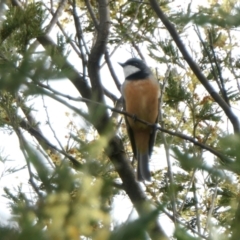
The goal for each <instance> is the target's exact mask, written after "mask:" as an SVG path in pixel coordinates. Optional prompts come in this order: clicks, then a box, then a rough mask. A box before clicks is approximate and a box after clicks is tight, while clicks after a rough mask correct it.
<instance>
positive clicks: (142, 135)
mask: <svg viewBox="0 0 240 240" xmlns="http://www.w3.org/2000/svg"><path fill="white" fill-rule="evenodd" d="M119 64H120V65H121V66H122V67H123V71H124V75H125V81H124V83H123V84H122V88H121V92H122V96H123V106H124V110H125V111H126V112H128V113H130V114H132V115H134V116H136V117H137V118H139V119H141V120H144V121H146V122H148V123H152V124H155V123H157V122H158V115H159V98H160V86H159V83H158V81H157V80H156V78H155V77H154V76H153V74H152V72H151V70H150V68H149V67H148V66H147V65H146V64H145V63H144V62H143V61H142V60H140V59H137V58H131V59H129V60H127V61H126V62H125V63H119ZM125 121H126V126H127V132H128V136H129V139H130V142H131V145H132V150H133V154H134V158H135V159H137V161H138V164H137V178H138V180H139V181H144V180H147V181H151V174H150V170H149V166H148V162H149V158H150V156H151V153H152V150H153V146H154V142H155V137H156V130H155V129H154V128H153V127H149V126H147V125H146V124H143V123H140V122H139V121H136V120H134V119H133V118H130V117H126V116H125Z"/></svg>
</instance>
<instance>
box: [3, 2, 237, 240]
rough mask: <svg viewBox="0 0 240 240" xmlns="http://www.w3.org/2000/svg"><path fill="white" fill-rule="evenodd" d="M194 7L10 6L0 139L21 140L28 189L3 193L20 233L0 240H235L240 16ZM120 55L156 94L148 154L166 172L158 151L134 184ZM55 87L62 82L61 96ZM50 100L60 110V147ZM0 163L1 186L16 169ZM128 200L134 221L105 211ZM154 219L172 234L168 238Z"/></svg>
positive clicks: (218, 6)
mask: <svg viewBox="0 0 240 240" xmlns="http://www.w3.org/2000/svg"><path fill="white" fill-rule="evenodd" d="M153 2H155V3H157V4H158V5H159V7H160V10H162V11H163V13H164V14H165V15H166V16H167V17H166V19H167V20H166V21H163V20H164V19H163V18H162V19H161V20H162V21H160V19H159V18H161V14H158V15H156V13H157V8H156V7H153V6H154V5H153ZM196 2H197V1H189V4H188V5H183V4H182V2H181V1H154V0H150V1H110V2H109V4H108V3H107V1H105V0H98V1H91V0H90V1H89V0H86V1H82V0H80V1H79V0H78V1H75V0H71V1H65V0H62V1H59V2H57V3H55V2H54V1H53V2H51V3H49V2H47V1H29V2H27V1H26V2H19V1H17V0H12V1H7V2H6V4H5V10H4V17H3V18H1V19H0V21H1V22H0V43H1V44H0V128H1V133H3V132H4V133H6V132H7V134H9V135H12V136H15V137H16V138H17V139H18V141H19V147H18V146H14V145H13V146H12V147H13V148H14V149H13V150H12V151H13V152H14V151H17V150H19V149H20V151H21V153H22V157H23V159H24V161H25V164H24V169H25V170H26V171H25V172H27V174H28V179H29V182H28V187H29V188H30V189H31V191H30V192H29V191H26V190H25V189H24V188H22V185H21V184H19V186H15V188H11V187H9V186H4V194H3V195H4V197H5V198H6V199H7V200H8V207H9V209H10V211H11V213H12V216H13V221H14V222H15V224H16V227H15V226H10V224H9V223H6V224H5V225H4V224H3V225H1V226H0V236H1V239H26V238H27V239H36V240H38V239H39V240H40V239H44V240H45V239H46V240H47V239H58V240H60V239H96V240H97V239H124V238H125V239H148V236H149V237H150V238H151V239H170V238H171V237H172V238H173V239H179V240H180V239H184V240H185V239H186V240H187V239H189V240H190V239H191V240H192V239H232V240H237V239H238V236H239V234H240V230H239V227H238V225H239V222H240V205H239V176H238V175H239V172H240V164H239V161H240V150H239V147H238V146H239V144H240V140H239V131H240V130H239V122H238V117H237V115H238V111H239V99H240V97H239V96H240V95H239V94H240V83H239V78H240V72H239V66H240V64H239V54H238V53H239V47H240V46H239V39H238V38H239V36H238V34H237V32H238V31H239V16H240V13H239V6H238V1H235V0H231V1H224V0H223V1H220V0H219V1H217V0H214V1H213V0H209V1H208V2H207V3H206V4H204V5H199V4H197V5H196ZM160 13H161V12H160ZM167 21H170V22H171V24H170V25H168V24H167V23H168V22H167ZM172 28H174V29H175V30H176V31H177V34H174V31H173V30H174V29H172ZM179 41H180V42H182V43H183V46H181V44H179ZM186 52H188V53H189V55H187V54H186ZM127 55H128V57H129V58H130V57H131V56H136V57H139V58H143V59H145V60H146V61H147V62H148V63H149V64H152V65H151V69H152V71H153V72H154V74H155V75H156V77H157V78H158V80H159V84H160V85H161V89H162V96H161V103H160V121H159V123H160V125H161V127H160V128H159V129H160V130H161V131H160V133H159V134H158V137H157V140H156V147H159V148H156V150H157V151H158V152H159V151H160V153H161V154H160V155H161V159H160V160H161V163H163V164H162V165H161V166H159V161H160V160H159V158H160V157H159V155H158V154H157V153H154V154H153V156H152V160H151V162H150V165H151V170H152V176H153V181H152V182H151V183H147V184H145V183H142V184H141V186H140V184H139V183H138V182H137V181H136V179H135V177H134V176H135V175H134V169H135V164H134V163H133V164H129V162H130V161H131V159H132V150H131V147H130V144H129V140H128V137H127V135H126V126H125V123H124V121H123V120H122V119H123V113H122V114H119V112H120V111H121V98H120V97H119V96H120V85H121V84H120V82H121V81H120V80H119V78H118V76H120V74H116V71H117V68H116V67H115V66H116V65H115V62H116V59H118V58H120V56H121V59H125V58H127ZM195 63H196V64H195ZM194 64H195V65H196V66H197V68H195V70H194V66H195V65H194ZM105 76H107V77H108V79H107V80H106V79H105ZM62 79H64V81H65V83H67V84H69V85H65V86H67V87H63V88H62V89H61V90H59V88H57V85H58V84H59V85H60V84H61V81H60V80H62ZM56 84H57V85H56ZM70 85H71V87H73V88H74V91H75V92H74V94H73V92H71V90H69V89H68V86H70ZM208 86H211V87H212V88H211V87H210V88H208ZM76 96H77V97H76ZM39 101H41V102H42V103H43V107H41V108H40V107H39V105H38V103H39ZM51 101H54V104H56V107H55V108H56V109H57V110H58V111H59V112H64V111H65V110H66V109H67V110H66V113H65V114H66V117H67V119H68V120H67V121H68V122H67V131H68V134H66V135H65V136H64V139H63V138H62V136H61V137H60V135H61V130H60V129H59V128H58V127H57V126H55V125H54V122H55V123H56V122H57V123H59V122H63V121H64V120H62V119H57V121H56V120H55V119H54V117H53V115H51V111H50V102H51ZM106 103H108V104H106ZM57 104H59V105H57ZM58 106H60V107H58ZM113 107H114V108H113ZM63 109H65V110H63ZM110 110H111V111H112V113H111V111H110ZM38 112H40V113H41V114H43V115H45V116H46V118H45V120H42V118H39V119H38V117H37V116H38V115H37V113H38ZM137 120H138V119H136V121H137ZM62 124H63V125H64V124H65V123H62ZM63 125H61V127H60V128H62V126H63ZM45 126H47V127H48V129H50V131H51V134H48V133H46V132H45V130H44V127H45ZM155 127H156V126H155ZM50 135H53V136H54V138H52V137H50ZM62 135H64V134H62ZM4 144H5V143H4V142H2V144H1V145H2V146H4ZM2 146H1V147H2ZM18 148H19V149H18ZM159 149H160V150H159ZM162 153H163V154H162ZM162 156H163V157H162ZM0 161H1V162H2V164H3V165H5V166H6V170H5V172H3V173H2V175H1V178H0V179H3V178H4V177H5V175H7V174H15V173H16V172H21V171H23V170H24V169H23V168H22V167H19V166H18V161H20V160H19V159H14V162H13V163H14V167H8V164H9V162H10V161H7V160H6V158H5V157H3V156H1V157H0ZM4 174H5V175H4ZM123 196H124V197H125V198H127V197H128V198H129V199H130V201H131V203H132V206H133V208H134V210H135V211H136V212H137V213H138V217H131V214H130V215H129V218H128V220H127V222H126V223H121V220H119V221H117V220H116V219H114V217H113V214H112V211H114V208H115V209H116V208H123V209H124V206H122V205H121V201H119V199H121V198H122V197H123ZM115 203H118V204H119V205H117V206H116V205H115ZM153 206H154V207H153ZM128 213H129V212H128V211H127V210H126V211H123V212H122V215H123V216H126V215H127V214H128ZM163 215H164V216H165V217H168V218H169V219H170V220H171V221H172V225H173V226H174V227H172V228H173V229H172V234H169V236H166V235H165V234H164V231H163V230H162V229H167V228H171V227H169V226H166V225H167V224H166V223H164V222H161V221H160V222H159V221H158V218H159V216H163ZM119 219H122V216H119ZM125 219H126V218H125ZM170 230H171V229H170Z"/></svg>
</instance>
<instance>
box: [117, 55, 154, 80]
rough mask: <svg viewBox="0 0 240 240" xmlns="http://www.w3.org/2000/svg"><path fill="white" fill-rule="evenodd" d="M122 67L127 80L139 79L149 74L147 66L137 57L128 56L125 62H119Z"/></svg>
mask: <svg viewBox="0 0 240 240" xmlns="http://www.w3.org/2000/svg"><path fill="white" fill-rule="evenodd" d="M119 64H120V65H121V66H122V67H123V71H124V75H125V78H126V79H127V80H141V79H145V78H147V77H149V75H151V70H150V69H149V67H148V66H147V65H146V64H145V63H144V62H143V61H142V60H140V59H138V58H130V59H128V60H127V61H126V62H125V63H119Z"/></svg>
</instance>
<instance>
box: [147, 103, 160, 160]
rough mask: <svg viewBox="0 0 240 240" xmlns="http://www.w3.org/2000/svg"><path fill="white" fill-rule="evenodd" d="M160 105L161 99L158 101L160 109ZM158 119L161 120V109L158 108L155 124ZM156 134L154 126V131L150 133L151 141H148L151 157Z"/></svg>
mask: <svg viewBox="0 0 240 240" xmlns="http://www.w3.org/2000/svg"><path fill="white" fill-rule="evenodd" d="M159 100H160V99H159ZM159 106H160V101H158V109H159ZM158 120H159V110H158V116H157V118H156V121H155V124H157V123H158ZM156 135H157V129H156V128H154V127H153V128H152V132H151V133H150V137H149V143H148V154H149V157H151V155H152V151H153V147H154V143H155V139H156Z"/></svg>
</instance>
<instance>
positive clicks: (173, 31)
mask: <svg viewBox="0 0 240 240" xmlns="http://www.w3.org/2000/svg"><path fill="white" fill-rule="evenodd" d="M149 2H150V4H151V6H152V8H153V10H154V11H155V13H156V14H157V16H158V17H159V19H160V20H161V21H162V23H163V24H164V25H165V27H166V28H167V30H168V32H169V33H170V35H171V36H172V38H173V40H174V42H175V43H176V45H177V46H178V48H179V50H180V52H181V53H182V55H183V57H184V59H185V60H186V62H187V63H188V65H189V67H190V68H191V69H192V71H193V72H194V74H195V75H196V77H197V78H198V80H199V81H200V82H201V83H202V85H203V86H204V87H205V88H206V90H207V91H208V93H209V94H210V95H211V96H212V98H213V99H214V100H215V101H216V102H217V103H218V104H219V105H220V106H221V108H222V109H223V111H224V112H225V114H226V115H227V117H228V118H229V120H230V121H231V123H232V125H233V128H234V132H235V133H239V132H240V125H239V121H238V118H237V117H236V116H235V115H234V113H233V112H232V110H231V108H230V107H229V106H228V104H227V103H226V102H225V101H224V100H223V99H222V98H221V96H220V95H219V94H218V93H217V92H216V91H215V89H214V88H213V87H212V85H211V84H210V83H209V81H208V80H207V79H206V77H205V76H204V75H203V73H202V72H201V70H200V69H199V67H198V65H197V64H196V63H195V62H194V60H193V59H192V57H191V56H190V54H189V53H188V51H187V49H186V47H185V46H184V43H183V42H182V41H181V38H180V37H179V35H178V33H177V31H176V29H175V27H174V26H173V24H172V23H171V22H170V21H169V20H168V18H167V17H166V16H165V14H164V13H163V11H162V10H161V8H160V7H159V5H158V3H157V1H156V0H149Z"/></svg>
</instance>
